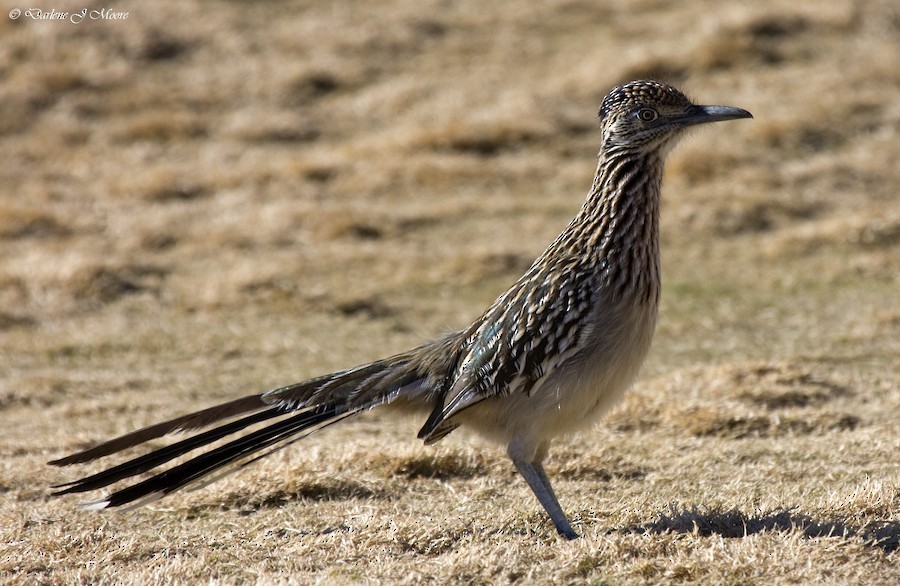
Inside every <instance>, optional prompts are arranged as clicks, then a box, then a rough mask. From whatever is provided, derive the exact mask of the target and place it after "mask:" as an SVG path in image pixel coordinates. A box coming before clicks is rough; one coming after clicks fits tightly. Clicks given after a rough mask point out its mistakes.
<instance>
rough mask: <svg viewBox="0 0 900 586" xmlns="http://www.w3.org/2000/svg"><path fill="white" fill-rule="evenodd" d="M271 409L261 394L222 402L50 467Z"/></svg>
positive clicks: (118, 438)
mask: <svg viewBox="0 0 900 586" xmlns="http://www.w3.org/2000/svg"><path fill="white" fill-rule="evenodd" d="M268 407H269V404H268V403H266V402H264V401H263V399H262V395H250V396H248V397H241V398H240V399H235V400H234V401H229V402H227V403H222V404H221V405H216V406H214V407H210V408H208V409H203V410H202V411H197V412H195V413H190V414H188V415H183V416H181V417H176V418H175V419H170V420H169V421H163V422H162V423H157V424H156V425H151V426H150V427H144V428H142V429H139V430H137V431H133V432H131V433H128V434H125V435H123V436H119V437H117V438H113V439H111V440H109V441H107V442H103V443H102V444H99V445H96V446H94V447H92V448H90V449H87V450H84V451H81V452H78V453H75V454H71V455H69V456H66V457H64V458H60V459H58V460H53V461H51V462H48V464H50V465H52V466H69V465H71V464H81V463H82V462H90V461H92V460H96V459H98V458H102V457H103V456H108V455H109V454H114V453H116V452H121V451H122V450H125V449H127V448H131V447H134V446H136V445H138V444H142V443H144V442H146V441H149V440H152V439H156V438H159V437H162V436H164V435H166V434H169V433H172V432H175V431H190V430H192V429H200V428H202V427H206V426H208V425H210V424H212V423H215V422H216V421H221V420H222V419H227V418H229V417H234V416H235V415H240V414H242V413H247V412H250V411H256V410H259V409H266V408H268Z"/></svg>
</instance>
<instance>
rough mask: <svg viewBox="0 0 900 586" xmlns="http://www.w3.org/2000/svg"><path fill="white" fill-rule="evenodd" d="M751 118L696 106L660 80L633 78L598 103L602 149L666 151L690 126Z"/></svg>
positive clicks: (729, 109) (745, 113)
mask: <svg viewBox="0 0 900 586" xmlns="http://www.w3.org/2000/svg"><path fill="white" fill-rule="evenodd" d="M736 118H753V115H752V114H750V112H748V111H746V110H743V109H741V108H734V107H731V106H697V105H695V104H693V103H691V101H690V100H689V99H688V98H687V97H686V96H685V95H684V94H682V93H681V92H679V91H678V90H676V89H675V88H673V87H672V86H670V85H667V84H665V83H662V82H659V81H649V80H641V81H632V82H629V83H626V84H623V85H620V86H618V87H615V88H613V90H612V91H610V92H609V93H608V94H607V95H606V97H605V98H604V99H603V103H602V105H601V106H600V126H601V128H602V130H603V147H602V148H603V149H604V150H611V149H625V150H628V151H644V152H651V151H657V152H659V153H661V154H665V153H666V152H667V151H668V150H669V149H671V148H672V146H674V144H675V142H676V140H677V138H678V137H679V136H681V135H682V132H681V131H682V130H684V129H685V128H687V127H689V126H694V125H697V124H705V123H707V122H718V121H720V120H734V119H736Z"/></svg>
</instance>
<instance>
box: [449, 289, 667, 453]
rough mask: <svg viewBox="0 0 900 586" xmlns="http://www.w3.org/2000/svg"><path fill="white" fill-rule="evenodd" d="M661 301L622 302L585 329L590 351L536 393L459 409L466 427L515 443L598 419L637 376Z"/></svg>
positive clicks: (538, 440)
mask: <svg viewBox="0 0 900 586" xmlns="http://www.w3.org/2000/svg"><path fill="white" fill-rule="evenodd" d="M656 310H657V308H656V304H655V303H641V304H635V305H629V306H623V307H618V308H616V311H609V312H607V314H606V315H610V316H613V317H612V318H610V319H606V320H605V321H601V320H594V323H593V325H592V326H591V329H590V330H589V331H587V332H586V333H585V336H586V338H585V340H586V342H587V343H586V344H585V351H584V352H581V353H579V354H578V355H577V356H576V357H573V358H572V359H571V360H570V361H569V362H567V363H564V364H562V365H560V366H559V367H557V369H556V371H555V373H554V374H551V375H550V376H548V377H547V378H546V379H545V380H544V381H543V382H542V383H541V385H540V387H539V388H535V389H532V392H531V393H530V394H525V393H514V394H511V395H507V396H505V397H498V398H493V399H487V400H485V401H482V402H480V403H478V404H477V405H475V406H473V408H471V409H467V410H465V411H463V412H462V413H460V414H459V416H458V419H459V421H460V422H461V423H462V424H463V427H467V428H469V429H473V430H474V431H476V432H478V433H479V434H480V435H483V436H486V437H488V438H490V439H493V440H495V441H498V442H500V443H502V444H509V443H510V442H512V441H513V440H516V441H517V442H518V443H522V444H526V445H532V446H534V447H535V449H537V448H538V446H540V445H542V444H545V443H547V442H549V440H550V439H552V438H553V437H556V436H561V435H566V434H570V433H573V432H576V431H579V430H582V429H584V428H586V427H589V426H591V425H592V424H594V423H595V422H596V421H597V420H598V419H599V418H600V417H601V416H603V415H604V414H605V413H606V412H608V411H609V409H610V408H611V407H613V406H614V405H615V404H616V403H617V402H618V401H619V400H621V398H622V396H623V395H624V394H625V391H626V390H627V389H628V387H629V386H631V384H632V383H633V382H634V379H635V378H636V377H637V374H638V371H639V370H640V367H641V364H642V363H643V361H644V358H645V357H646V356H647V352H648V351H649V349H650V342H651V339H652V337H653V330H654V328H655V325H656V313H657V311H656Z"/></svg>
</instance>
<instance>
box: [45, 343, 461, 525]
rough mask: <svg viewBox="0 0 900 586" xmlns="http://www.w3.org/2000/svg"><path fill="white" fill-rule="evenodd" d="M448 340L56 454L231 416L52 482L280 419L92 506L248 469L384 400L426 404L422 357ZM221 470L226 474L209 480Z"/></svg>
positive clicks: (136, 466) (113, 474) (153, 460)
mask: <svg viewBox="0 0 900 586" xmlns="http://www.w3.org/2000/svg"><path fill="white" fill-rule="evenodd" d="M442 344H443V342H439V343H433V344H432V345H430V347H422V348H419V349H417V350H415V351H412V352H409V353H406V354H401V355H397V356H394V357H392V358H388V359H385V360H380V361H377V362H373V363H371V364H367V365H364V366H360V367H357V368H352V369H349V370H344V371H340V372H337V373H334V374H330V375H326V376H323V377H319V378H316V379H312V380H309V381H305V382H302V383H297V384H294V385H289V386H286V387H282V388H280V389H275V390H272V391H268V392H266V393H262V394H258V395H250V396H248V397H243V398H241V399H237V400H234V401H230V402H228V403H223V404H221V405H217V406H214V407H210V408H208V409H203V410H202V411H197V412H195V413H191V414H188V415H184V416H182V417H177V418H175V419H172V420H169V421H165V422H163V423H158V424H156V425H151V426H149V427H145V428H143V429H139V430H137V431H134V432H132V433H129V434H126V435H123V436H120V437H118V438H115V439H112V440H109V441H107V442H104V443H102V444H100V445H97V446H95V447H92V448H90V449H87V450H84V451H82V452H78V453H75V454H72V455H70V456H66V457H64V458H60V459H58V460H53V461H52V462H49V464H51V465H54V466H67V465H70V464H78V463H83V462H89V461H92V460H96V459H98V458H102V457H104V456H107V455H110V454H114V453H116V452H119V451H122V450H125V449H127V448H131V447H133V446H137V445H139V444H142V443H144V442H146V441H148V440H151V439H155V438H159V437H162V436H164V435H166V434H169V433H173V432H184V431H199V430H201V429H203V428H206V427H209V426H211V425H212V424H214V423H218V422H221V421H224V420H227V419H232V421H228V422H226V423H223V424H221V425H219V426H217V427H213V428H212V429H209V430H207V431H203V432H201V433H197V434H196V435H192V436H190V437H188V438H186V439H183V440H181V441H178V442H175V443H173V444H171V445H168V446H166V447H163V448H159V449H157V450H154V451H152V452H150V453H147V454H144V455H142V456H138V457H136V458H133V459H131V460H128V461H127V462H124V463H122V464H119V465H117V466H113V467H111V468H109V469H107V470H104V471H102V472H98V473H97V474H93V475H90V476H87V477H85V478H82V479H80V480H75V481H73V482H68V483H65V484H61V485H58V486H54V487H53V488H58V489H61V490H58V491H56V492H54V493H53V494H54V495H62V494H69V493H76V492H87V491H91V490H97V489H101V488H104V487H107V486H110V485H112V484H115V483H117V482H119V481H121V480H124V479H126V478H131V477H133V476H136V475H138V474H142V473H144V472H148V471H150V470H153V469H155V468H157V467H159V466H162V465H163V464H165V463H167V462H170V461H171V460H173V459H175V458H178V457H179V456H182V455H184V454H187V453H189V452H192V451H194V450H196V449H198V448H201V447H204V446H208V445H210V444H212V443H214V442H216V441H218V440H221V439H223V438H226V437H228V436H231V435H233V434H236V433H238V432H242V431H244V430H246V429H248V428H250V427H251V426H254V425H256V424H260V423H263V422H267V421H270V420H273V419H277V421H275V422H271V423H268V424H267V425H265V426H264V427H262V428H259V429H256V430H254V431H250V432H248V433H245V434H244V435H241V436H239V437H237V438H236V439H233V440H231V441H229V442H227V443H225V444H223V445H220V446H218V447H215V448H213V449H210V450H209V451H207V452H204V453H201V454H199V455H197V456H194V457H193V458H191V459H190V460H187V461H185V462H183V463H181V464H178V465H176V466H173V467H171V468H169V469H167V470H164V471H162V472H158V473H157V474H155V475H154V476H151V477H149V478H147V479H145V480H142V481H140V482H137V483H135V484H132V485H130V486H127V487H125V488H122V489H120V490H117V491H115V492H113V493H112V494H109V495H107V496H106V497H104V498H103V499H101V500H99V501H96V502H93V503H89V504H87V505H85V508H88V509H104V508H108V507H120V506H123V505H130V506H131V507H138V506H141V505H144V504H147V503H149V502H152V501H154V500H156V499H159V498H162V497H163V496H165V495H167V494H170V493H172V492H174V491H176V490H178V489H180V488H183V487H185V486H187V485H190V484H194V483H197V482H198V481H200V480H201V479H207V480H208V481H209V482H213V481H215V480H217V479H219V478H221V476H223V475H224V474H225V473H228V472H231V471H234V470H238V469H241V468H243V467H245V466H247V465H249V464H251V463H253V462H255V461H257V460H259V459H260V458H263V457H265V456H267V455H269V454H271V453H273V452H275V451H277V450H280V449H282V448H284V447H285V446H287V445H290V444H292V443H294V442H295V441H298V440H300V439H302V438H304V437H307V436H309V435H311V434H313V433H315V432H317V431H319V430H321V429H324V428H325V427H328V426H330V425H333V424H335V423H337V422H339V421H342V420H344V419H346V418H348V417H351V416H353V415H356V414H358V413H361V412H363V411H367V410H369V409H371V408H373V407H376V406H378V405H382V404H385V403H391V402H394V401H396V400H405V401H412V402H414V403H419V402H423V404H422V406H423V407H425V406H426V403H427V400H428V399H427V397H429V396H430V393H429V385H431V384H433V381H432V380H431V378H430V377H429V374H428V372H427V371H428V366H433V364H430V363H429V361H428V360H426V361H425V363H424V364H423V362H422V360H421V359H420V358H421V357H423V356H424V357H428V356H431V355H433V354H434V351H435V350H438V349H439V347H440V346H441V345H442ZM230 465H233V466H230ZM226 467H227V468H226ZM223 469H225V470H223ZM214 472H221V473H220V474H219V475H216V476H214V477H212V478H211V479H209V478H208V477H209V476H210V475H211V474H213V473H214Z"/></svg>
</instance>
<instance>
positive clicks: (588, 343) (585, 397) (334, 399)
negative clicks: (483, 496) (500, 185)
mask: <svg viewBox="0 0 900 586" xmlns="http://www.w3.org/2000/svg"><path fill="white" fill-rule="evenodd" d="M735 118H752V115H751V114H750V113H749V112H747V111H746V110H742V109H740V108H732V107H727V106H696V105H694V104H692V103H691V102H690V100H688V99H687V98H686V97H685V96H684V95H683V94H681V93H680V92H679V91H678V90H676V89H675V88H673V87H671V86H669V85H666V84H663V83H659V82H656V81H634V82H631V83H627V84H624V85H621V86H619V87H616V88H615V89H613V90H612V91H611V92H610V93H609V94H608V95H607V96H606V97H605V98H604V100H603V103H602V105H601V106H600V125H601V131H602V132H601V144H600V155H599V157H600V162H599V164H598V166H597V173H596V175H595V177H594V182H593V185H592V186H591V189H590V192H589V193H588V196H587V200H586V201H585V202H584V205H583V206H582V208H581V211H579V212H578V214H577V215H576V216H575V218H574V219H573V220H572V221H571V222H570V223H569V225H568V226H566V228H565V229H564V230H563V231H562V233H561V234H560V235H559V236H558V237H557V238H556V240H554V241H553V242H552V243H551V244H550V246H549V247H547V249H546V250H545V251H544V253H543V254H542V255H541V256H540V257H539V258H538V259H537V260H535V261H534V263H533V264H532V265H531V267H530V268H529V269H528V271H527V272H526V273H525V274H524V275H523V276H522V278H520V279H519V280H518V281H516V282H515V283H514V284H513V286H512V287H510V288H509V290H508V291H506V293H504V294H503V295H501V296H500V297H498V298H497V300H496V301H494V303H493V304H492V305H491V306H490V307H489V308H488V309H487V311H485V312H484V314H482V316H481V317H479V318H478V319H477V320H475V323H473V324H472V325H471V326H469V327H468V328H466V329H465V330H463V331H459V332H454V333H452V334H449V335H447V336H445V337H443V338H441V339H438V340H435V341H432V342H428V343H426V344H424V345H422V346H419V347H418V348H415V349H413V350H410V351H409V352H404V353H402V354H397V355H396V356H391V357H390V358H385V359H383V360H378V361H376V362H372V363H371V364H365V365H362V366H357V367H355V368H350V369H348V370H342V371H339V372H335V373H332V374H327V375H325V376H320V377H318V378H314V379H312V380H308V381H304V382H300V383H296V384H292V385H288V386H286V387H282V388H278V389H273V390H270V391H267V392H264V393H261V394H257V395H251V396H248V397H243V398H240V399H236V400H234V401H230V402H228V403H224V404H221V405H216V406H214V407H210V408H208V409H204V410H202V411H198V412H196V413H191V414H189V415H184V416H182V417H178V418H176V419H172V420H170V421H166V422H164V423H159V424H157V425H152V426H150V427H146V428H144V429H140V430H138V431H135V432H132V433H129V434H127V435H124V436H121V437H118V438H115V439H112V440H109V441H107V442H105V443H102V444H100V445H98V446H95V447H93V448H90V449H88V450H85V451H82V452H79V453H77V454H72V455H70V456H66V457H65V458H61V459H59V460H54V461H52V462H50V464H53V465H56V466H64V465H69V464H77V463H82V462H87V461H90V460H94V459H97V458H100V457H103V456H106V455H109V454H112V453H115V452H119V451H120V450H124V449H126V448H130V447H132V446H135V445H138V444H141V443H143V442H146V441H147V440H150V439H153V438H158V437H160V436H163V435H165V434H168V433H171V432H176V431H180V432H183V431H197V430H200V429H201V428H205V427H208V426H210V425H211V424H213V423H217V422H220V421H222V420H225V419H231V420H230V421H228V422H226V423H224V424H221V425H220V426H218V427H214V428H212V429H210V430H207V431H204V432H202V433H197V434H196V435H193V436H191V437H188V438H186V439H183V440H181V441H178V442H175V443H173V444H171V445H169V446H167V447H164V448H160V449H157V450H155V451H152V452H150V453H148V454H146V455H143V456H140V457H137V458H134V459H132V460H129V461H127V462H125V463H123V464H119V465H118V466H114V467H112V468H109V469H108V470H105V471H103V472H99V473H97V474H93V475H91V476H88V477H86V478H82V479H81V480H76V481H74V482H70V483H67V484H63V485H60V486H57V487H54V488H60V489H61V490H59V491H58V492H56V493H54V494H66V493H74V492H84V491H90V490H95V489H99V488H102V487H105V486H108V485H110V484H113V483H115V482H118V481H120V480H122V479H125V478H129V477H132V476H135V475H138V474H141V473H143V472H146V471H148V470H151V469H154V468H157V467H158V466H160V465H162V464H164V463H166V462H169V461H171V460H173V459H174V458H177V457H179V456H182V455H184V454H186V453H188V452H191V451H192V450H195V449H197V448H200V447H203V446H207V445H209V444H211V443H213V442H216V441H217V440H220V439H222V438H225V437H226V436H229V435H231V434H234V433H237V432H240V431H243V430H245V429H246V428H248V427H250V426H252V425H254V424H259V423H262V422H268V423H266V425H265V426H262V427H259V428H257V429H255V430H253V431H248V432H245V435H243V436H240V437H237V439H233V440H231V441H229V442H227V443H224V444H222V445H219V446H218V447H215V448H211V449H209V450H208V451H206V452H204V453H201V454H199V455H196V456H194V457H193V458H191V459H189V460H187V461H185V462H183V463H181V464H178V465H175V466H172V467H171V468H169V469H168V470H165V471H162V472H159V473H157V474H156V475H155V476H151V477H149V478H147V479H146V480H142V481H140V482H137V483H135V484H133V485H131V486H127V487H125V488H122V489H120V490H117V491H116V492H113V493H112V494H110V495H108V496H106V497H105V498H103V499H102V500H99V501H96V502H94V503H90V504H88V505H85V508H88V509H103V508H106V507H119V506H122V505H130V506H140V505H143V504H145V503H148V502H151V501H153V500H155V499H158V498H161V497H163V496H165V495H167V494H169V493H171V492H173V491H175V490H178V489H180V488H182V487H184V486H186V485H188V484H192V483H195V482H197V481H198V480H200V479H201V478H204V477H206V476H207V475H209V474H212V473H213V472H217V471H220V472H221V471H222V469H223V467H226V466H228V465H229V464H235V466H234V467H229V468H228V470H231V469H232V468H236V467H243V466H246V465H248V464H250V463H252V462H254V461H256V460H258V459H260V458H262V457H264V456H266V455H268V454H271V453H272V452H274V451H276V450H279V449H281V448H283V447H285V446H287V445H289V444H292V443H294V442H296V441H298V440H300V439H302V438H304V437H306V436H308V435H310V434H312V433H314V432H316V431H319V430H320V429H323V428H325V427H328V426H330V425H332V424H334V423H337V422H339V421H342V420H344V419H347V418H349V417H351V416H353V415H357V414H359V413H362V412H364V411H368V410H370V409H373V408H375V407H387V406H390V407H391V408H394V409H398V410H400V411H404V412H413V413H420V414H421V415H423V416H424V415H425V414H428V417H427V419H426V420H425V424H424V425H423V426H422V429H421V430H420V431H419V435H418V437H419V438H420V439H423V440H424V441H425V443H426V444H431V443H434V442H436V441H438V440H440V439H441V438H443V437H444V436H446V435H447V434H448V433H450V432H452V431H453V430H454V429H456V428H457V427H460V426H463V427H467V428H469V429H472V430H475V431H476V432H478V433H480V434H482V435H483V436H486V437H488V438H492V439H494V440H496V441H498V442H500V443H501V444H503V445H505V446H506V451H507V454H508V455H509V457H510V459H512V461H513V464H515V467H516V469H517V470H518V471H519V473H520V474H521V475H522V476H523V477H524V478H525V481H526V482H527V483H528V486H530V487H531V490H532V491H533V492H534V494H535V496H536V497H537V499H538V501H540V503H541V505H543V507H544V509H545V510H546V511H547V514H548V515H549V516H550V519H551V520H552V521H553V523H554V524H555V525H556V530H557V531H558V532H559V533H560V534H561V535H563V536H564V537H566V538H569V539H572V538H575V537H577V536H578V535H577V534H576V533H575V531H574V530H573V529H572V526H571V525H570V524H569V521H568V519H567V518H566V515H565V513H563V510H562V508H561V507H560V505H559V502H558V501H557V498H556V495H555V494H554V492H553V488H552V487H551V486H550V480H549V479H548V478H547V474H546V473H545V472H544V467H543V465H542V462H543V461H544V459H545V458H546V456H547V452H548V450H549V448H550V441H551V440H552V438H554V437H556V436H559V435H565V434H569V433H571V432H574V431H576V430H578V429H581V428H584V427H586V426H588V425H590V424H591V423H593V422H594V421H596V420H597V418H598V417H599V416H600V415H602V414H603V413H604V412H605V411H606V410H607V409H608V408H609V407H610V406H611V405H613V403H615V402H616V401H617V400H618V399H619V398H620V397H621V396H622V395H623V393H624V392H625V390H626V388H627V387H628V386H629V385H630V384H631V382H632V380H633V379H634V378H635V376H636V375H637V372H638V369H639V367H640V365H641V363H642V362H643V360H644V357H645V355H646V354H647V351H648V349H649V347H650V339H651V337H652V334H653V329H654V326H655V323H656V313H657V305H658V300H659V290H660V280H659V191H660V184H661V181H662V175H663V160H664V159H665V157H666V155H667V154H668V152H669V151H670V150H671V148H672V146H673V145H674V144H675V142H676V140H677V139H678V137H679V136H681V134H682V132H683V131H684V129H685V128H686V127H689V126H693V125H696V124H705V123H707V122H717V121H719V120H732V119H735Z"/></svg>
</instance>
